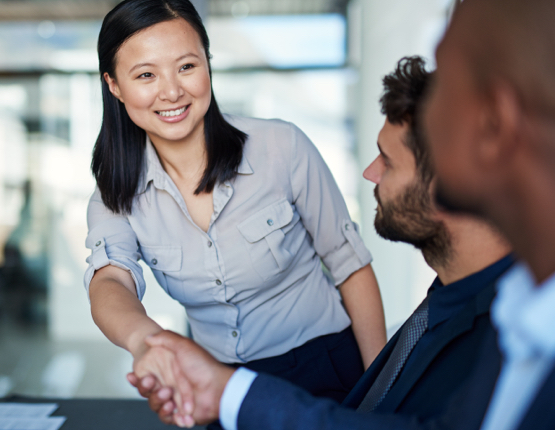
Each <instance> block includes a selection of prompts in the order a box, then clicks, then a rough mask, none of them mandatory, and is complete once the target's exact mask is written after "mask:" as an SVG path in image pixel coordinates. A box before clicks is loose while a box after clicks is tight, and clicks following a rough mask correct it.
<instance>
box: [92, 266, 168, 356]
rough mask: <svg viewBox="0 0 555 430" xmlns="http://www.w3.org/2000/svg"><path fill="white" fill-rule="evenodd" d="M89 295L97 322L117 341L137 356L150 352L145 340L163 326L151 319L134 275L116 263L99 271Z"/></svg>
mask: <svg viewBox="0 0 555 430" xmlns="http://www.w3.org/2000/svg"><path fill="white" fill-rule="evenodd" d="M89 297H90V300H91V313H92V317H93V320H94V322H95V323H96V325H97V326H98V327H99V328H100V330H101V331H102V332H103V333H104V335H105V336H106V337H107V338H108V339H110V341H112V342H113V343H114V344H116V345H118V346H121V347H122V348H125V349H126V350H128V351H129V352H131V354H133V356H134V357H135V358H137V357H139V356H141V355H142V354H143V353H144V352H145V351H146V349H147V348H146V345H145V343H144V339H145V338H146V337H147V336H149V335H152V334H156V333H159V332H160V331H162V328H161V327H160V326H159V325H158V324H157V323H156V322H154V321H153V320H152V319H151V318H149V317H148V316H147V314H146V311H145V309H144V307H143V305H142V304H141V302H140V301H139V299H138V298H137V294H136V292H135V283H134V282H133V278H132V277H131V275H130V274H129V273H128V272H126V271H125V270H123V269H120V268H118V267H113V266H107V267H103V268H102V269H100V270H98V271H97V272H96V273H95V275H94V277H93V279H92V281H91V284H90V288H89Z"/></svg>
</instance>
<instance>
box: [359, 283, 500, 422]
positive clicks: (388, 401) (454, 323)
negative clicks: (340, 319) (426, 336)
mask: <svg viewBox="0 0 555 430" xmlns="http://www.w3.org/2000/svg"><path fill="white" fill-rule="evenodd" d="M494 295H495V283H492V284H490V285H488V286H487V287H486V288H484V289H483V290H482V291H481V292H480V293H478V294H477V295H476V297H475V298H474V299H473V300H472V301H471V302H470V303H468V304H467V305H466V306H465V307H464V308H463V309H462V310H461V311H460V312H459V313H458V314H457V315H455V316H454V317H453V318H451V319H450V320H448V321H447V322H445V324H443V326H442V327H440V330H441V332H440V333H438V336H437V339H436V341H435V342H434V344H433V346H432V347H431V348H429V349H428V350H427V351H426V352H427V353H426V354H425V355H424V354H421V355H420V357H419V358H418V360H417V361H415V362H413V363H411V366H410V368H407V369H404V370H403V372H402V373H401V377H400V379H399V380H398V381H397V382H396V383H395V384H394V385H393V387H392V388H391V391H390V392H389V393H388V394H387V396H386V397H385V399H384V400H383V401H382V402H381V403H380V405H379V406H378V407H377V408H376V412H380V411H387V412H392V411H395V410H396V409H397V408H398V407H399V405H400V404H401V403H402V402H403V400H404V399H405V397H406V396H407V394H408V393H409V392H410V390H411V389H412V387H413V386H414V385H415V384H416V383H417V382H418V380H419V379H420V377H421V376H422V375H423V374H424V372H425V371H426V369H427V368H428V366H429V365H430V363H431V362H432V361H433V360H434V359H435V358H436V357H437V356H438V355H439V354H440V353H441V351H442V350H443V349H444V348H445V347H446V346H447V345H448V344H449V343H451V341H453V339H455V338H457V337H458V336H460V335H461V334H463V333H465V332H467V331H469V330H471V329H472V327H473V324H474V320H475V319H476V318H477V317H478V316H480V315H483V314H485V313H488V312H489V307H490V304H491V300H492V299H493V296H494ZM388 356H389V355H388ZM382 367H383V364H382ZM374 379H375V377H374ZM368 388H369V387H368Z"/></svg>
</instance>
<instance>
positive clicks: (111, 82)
mask: <svg viewBox="0 0 555 430" xmlns="http://www.w3.org/2000/svg"><path fill="white" fill-rule="evenodd" d="M103 76H104V80H105V81H106V83H107V84H108V88H109V89H110V92H111V93H112V95H113V96H114V97H115V98H116V99H118V100H119V101H120V102H122V103H123V98H122V97H121V92H120V90H119V86H118V84H117V82H116V80H115V79H114V78H112V77H111V76H110V75H109V74H108V72H104V75H103Z"/></svg>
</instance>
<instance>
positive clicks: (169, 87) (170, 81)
mask: <svg viewBox="0 0 555 430" xmlns="http://www.w3.org/2000/svg"><path fill="white" fill-rule="evenodd" d="M184 93H185V91H184V90H183V88H182V87H181V84H180V82H179V80H178V79H177V78H173V77H166V78H162V79H160V93H159V97H160V100H165V101H169V102H172V103H174V102H176V101H178V100H179V98H180V97H181V96H182V95H183V94H184Z"/></svg>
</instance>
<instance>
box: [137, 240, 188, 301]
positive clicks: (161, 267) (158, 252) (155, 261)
mask: <svg viewBox="0 0 555 430" xmlns="http://www.w3.org/2000/svg"><path fill="white" fill-rule="evenodd" d="M141 254H142V256H143V260H144V261H145V263H146V264H147V266H148V267H150V268H151V269H152V273H154V277H155V278H156V280H157V281H158V283H159V284H160V285H161V286H162V288H163V289H164V290H166V292H168V293H169V291H168V280H167V279H166V274H168V275H169V276H177V275H178V272H180V271H181V267H182V263H183V251H182V249H181V246H177V245H173V246H145V245H141Z"/></svg>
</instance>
